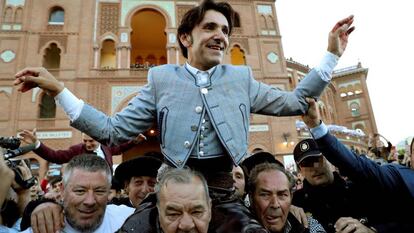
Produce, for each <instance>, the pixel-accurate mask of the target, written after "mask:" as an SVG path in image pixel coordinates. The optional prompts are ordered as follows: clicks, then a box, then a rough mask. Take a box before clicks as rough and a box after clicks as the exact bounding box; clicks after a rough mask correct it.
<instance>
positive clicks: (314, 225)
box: [307, 216, 326, 233]
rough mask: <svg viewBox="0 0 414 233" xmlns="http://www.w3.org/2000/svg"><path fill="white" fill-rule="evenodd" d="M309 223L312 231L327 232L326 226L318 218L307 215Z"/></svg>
mask: <svg viewBox="0 0 414 233" xmlns="http://www.w3.org/2000/svg"><path fill="white" fill-rule="evenodd" d="M307 219H308V223H309V230H310V232H319V233H322V232H326V230H325V228H323V226H322V225H321V224H320V223H319V221H318V220H316V219H315V218H313V217H312V216H307Z"/></svg>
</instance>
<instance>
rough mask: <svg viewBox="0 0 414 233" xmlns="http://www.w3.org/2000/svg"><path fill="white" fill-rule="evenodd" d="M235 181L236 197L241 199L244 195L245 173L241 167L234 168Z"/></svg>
mask: <svg viewBox="0 0 414 233" xmlns="http://www.w3.org/2000/svg"><path fill="white" fill-rule="evenodd" d="M232 173H233V180H234V187H235V188H236V195H237V196H238V197H240V198H242V197H243V195H244V187H245V185H246V184H245V181H244V172H243V169H242V168H241V167H240V166H237V167H236V166H233V171H232Z"/></svg>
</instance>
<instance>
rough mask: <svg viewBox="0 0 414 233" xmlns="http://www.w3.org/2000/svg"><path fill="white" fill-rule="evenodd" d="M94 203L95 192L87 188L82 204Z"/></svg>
mask: <svg viewBox="0 0 414 233" xmlns="http://www.w3.org/2000/svg"><path fill="white" fill-rule="evenodd" d="M95 203H96V199H95V194H94V192H93V191H92V190H89V191H87V192H86V194H85V199H84V200H83V204H85V205H94V204H95Z"/></svg>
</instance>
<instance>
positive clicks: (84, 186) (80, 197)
mask: <svg viewBox="0 0 414 233" xmlns="http://www.w3.org/2000/svg"><path fill="white" fill-rule="evenodd" d="M109 188H110V184H109V183H108V180H107V177H106V174H105V172H104V171H97V172H88V171H84V170H81V169H76V168H75V169H74V170H73V173H72V176H71V177H70V179H69V181H68V184H67V185H66V187H64V193H63V205H64V211H65V217H66V220H67V221H68V223H69V224H70V225H71V226H72V227H73V228H75V229H76V230H78V231H81V232H88V231H90V232H92V231H94V230H95V229H97V228H98V227H99V226H100V224H101V223H102V220H103V217H104V214H105V209H106V203H107V200H108V194H109Z"/></svg>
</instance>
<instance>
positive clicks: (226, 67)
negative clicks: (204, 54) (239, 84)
mask: <svg viewBox="0 0 414 233" xmlns="http://www.w3.org/2000/svg"><path fill="white" fill-rule="evenodd" d="M217 67H218V68H219V69H223V70H226V71H247V70H249V69H250V66H244V65H237V66H236V65H230V64H224V65H219V66H217Z"/></svg>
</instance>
